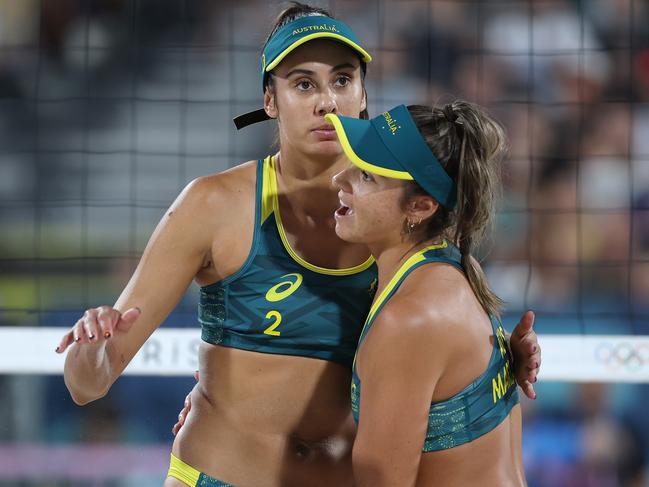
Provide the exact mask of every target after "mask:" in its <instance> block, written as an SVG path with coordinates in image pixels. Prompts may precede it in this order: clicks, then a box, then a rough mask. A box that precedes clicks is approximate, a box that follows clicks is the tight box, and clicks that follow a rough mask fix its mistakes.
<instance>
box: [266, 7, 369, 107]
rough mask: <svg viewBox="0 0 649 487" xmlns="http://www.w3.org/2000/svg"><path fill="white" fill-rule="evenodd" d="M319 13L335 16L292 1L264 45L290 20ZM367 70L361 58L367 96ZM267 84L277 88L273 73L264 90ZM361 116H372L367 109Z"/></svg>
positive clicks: (320, 9)
mask: <svg viewBox="0 0 649 487" xmlns="http://www.w3.org/2000/svg"><path fill="white" fill-rule="evenodd" d="M317 15H321V16H325V17H330V18H332V19H333V18H335V17H334V16H333V15H331V14H330V13H329V11H328V10H325V9H323V8H319V7H312V6H311V5H307V4H305V3H300V2H290V6H288V7H286V8H285V9H284V10H282V11H281V12H280V13H279V15H278V16H277V18H276V19H275V23H274V24H273V28H272V29H271V31H270V33H269V34H268V37H266V41H265V42H264V47H266V44H268V41H269V40H270V39H271V37H273V36H274V35H275V33H276V32H277V31H278V30H279V29H281V28H282V27H284V26H285V25H286V24H288V23H289V22H293V21H294V20H297V19H301V18H302V17H310V16H317ZM262 50H263V49H262ZM366 71H367V64H366V63H365V61H363V60H362V59H361V73H362V77H361V82H362V84H363V93H365V96H366V97H367V93H366V91H365V72H366ZM266 86H268V87H269V89H270V91H271V92H273V91H274V90H275V84H274V81H273V75H272V73H268V77H267V78H266V82H265V84H264V87H263V88H264V90H265V89H266ZM360 118H362V119H365V120H367V119H369V118H370V117H369V114H368V112H367V109H365V110H363V111H362V112H361V113H360Z"/></svg>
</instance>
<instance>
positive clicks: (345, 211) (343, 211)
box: [336, 205, 354, 216]
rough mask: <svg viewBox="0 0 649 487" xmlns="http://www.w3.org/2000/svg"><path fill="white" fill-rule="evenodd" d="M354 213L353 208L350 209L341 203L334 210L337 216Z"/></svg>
mask: <svg viewBox="0 0 649 487" xmlns="http://www.w3.org/2000/svg"><path fill="white" fill-rule="evenodd" d="M353 214H354V210H352V209H351V208H350V207H349V206H345V205H342V206H341V207H340V208H338V209H337V210H336V215H337V216H351V215H353Z"/></svg>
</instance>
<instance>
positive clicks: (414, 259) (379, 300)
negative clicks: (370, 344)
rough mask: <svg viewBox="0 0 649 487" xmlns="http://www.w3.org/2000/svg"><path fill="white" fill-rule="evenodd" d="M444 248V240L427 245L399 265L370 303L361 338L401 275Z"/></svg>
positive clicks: (445, 242) (445, 243)
mask: <svg viewBox="0 0 649 487" xmlns="http://www.w3.org/2000/svg"><path fill="white" fill-rule="evenodd" d="M446 247H448V242H447V241H446V240H444V241H443V242H442V243H440V244H433V245H429V246H428V247H424V248H423V249H421V250H419V251H418V252H415V253H414V254H412V255H411V256H410V257H408V259H406V261H405V262H404V263H403V264H402V265H401V267H399V270H397V272H396V273H395V274H394V276H392V279H390V281H389V282H388V284H387V286H385V287H384V288H383V290H382V291H381V294H379V295H378V296H377V297H376V299H375V300H374V302H373V303H372V306H371V308H370V312H369V313H368V314H367V318H366V319H365V324H363V329H362V330H361V334H360V336H361V337H362V336H363V333H364V332H365V328H366V327H367V324H368V323H369V322H371V321H372V319H373V318H374V315H375V314H376V311H377V310H378V309H379V307H380V306H381V304H383V302H384V301H385V299H386V298H387V297H388V295H389V294H390V293H391V292H392V290H393V289H394V287H395V286H396V285H397V284H398V283H399V281H400V280H401V278H402V277H403V275H404V274H405V273H406V272H408V270H409V269H410V268H411V267H412V266H414V265H415V264H417V263H419V262H421V261H422V260H424V259H425V257H424V254H425V253H426V252H428V251H429V250H434V249H444V248H446ZM355 364H356V355H354V365H355Z"/></svg>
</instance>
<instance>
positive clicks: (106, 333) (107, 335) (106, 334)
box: [104, 331, 110, 339]
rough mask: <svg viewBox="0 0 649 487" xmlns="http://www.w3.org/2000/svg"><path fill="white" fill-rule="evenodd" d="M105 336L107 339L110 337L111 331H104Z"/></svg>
mask: <svg viewBox="0 0 649 487" xmlns="http://www.w3.org/2000/svg"><path fill="white" fill-rule="evenodd" d="M104 338H106V339H109V338H110V332H109V331H107V332H105V333H104Z"/></svg>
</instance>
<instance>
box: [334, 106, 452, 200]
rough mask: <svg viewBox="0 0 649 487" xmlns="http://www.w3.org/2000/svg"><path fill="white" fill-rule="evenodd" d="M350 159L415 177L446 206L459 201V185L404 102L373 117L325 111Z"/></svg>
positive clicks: (371, 168)
mask: <svg viewBox="0 0 649 487" xmlns="http://www.w3.org/2000/svg"><path fill="white" fill-rule="evenodd" d="M325 120H326V121H327V122H329V123H331V124H332V125H333V126H334V128H335V129H336V134H337V135H338V139H339V140H340V144H341V146H342V148H343V151H344V152H345V155H346V156H347V157H348V158H349V160H350V161H351V162H352V163H354V164H355V165H356V166H358V167H359V168H361V169H363V170H365V171H368V172H371V173H373V174H378V175H379V176H384V177H388V178H395V179H404V180H414V181H416V182H417V183H418V184H419V185H420V186H421V187H422V188H423V189H424V190H425V191H426V192H427V193H428V194H430V195H431V196H432V197H433V198H435V199H436V200H437V202H438V203H439V204H441V205H442V206H444V207H445V208H448V209H452V208H453V207H454V206H455V202H456V197H457V195H456V193H457V191H456V185H455V182H454V181H453V179H452V178H451V177H450V176H449V175H448V174H447V173H446V171H445V170H444V168H443V167H442V165H441V164H440V162H439V161H438V160H437V158H436V157H435V155H434V154H433V153H432V152H431V150H430V148H429V147H428V144H426V141H425V140H424V138H423V137H422V136H421V133H420V132H419V129H418V128H417V125H416V124H415V121H414V120H413V119H412V117H411V116H410V112H408V109H407V108H406V107H405V106H404V105H399V106H397V107H395V108H393V109H391V110H389V111H387V112H384V113H382V114H381V115H379V116H378V117H375V118H373V119H371V120H360V119H356V118H350V117H339V116H337V115H334V114H331V113H330V114H327V115H325Z"/></svg>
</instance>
